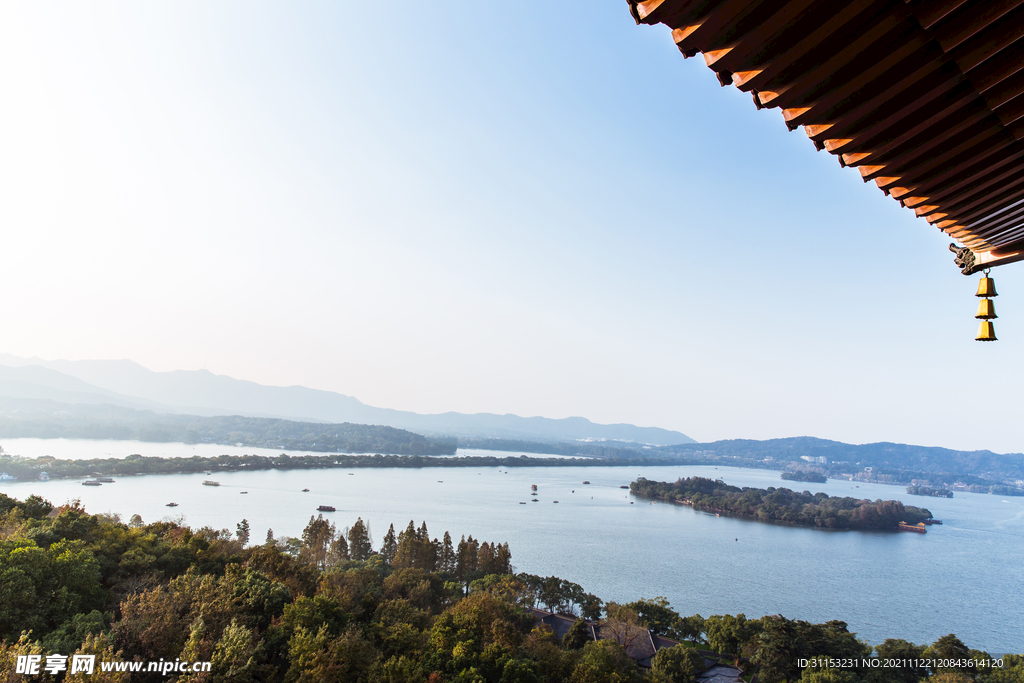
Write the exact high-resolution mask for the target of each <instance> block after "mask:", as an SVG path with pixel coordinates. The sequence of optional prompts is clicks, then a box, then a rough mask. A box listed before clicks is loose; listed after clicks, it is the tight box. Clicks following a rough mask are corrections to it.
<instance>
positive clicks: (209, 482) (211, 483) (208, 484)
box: [203, 479, 220, 486]
mask: <svg viewBox="0 0 1024 683" xmlns="http://www.w3.org/2000/svg"><path fill="white" fill-rule="evenodd" d="M203 486H220V482H219V481H211V480H209V479H207V480H206V481H204V482H203Z"/></svg>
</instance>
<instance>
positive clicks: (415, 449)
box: [0, 397, 456, 455]
mask: <svg viewBox="0 0 1024 683" xmlns="http://www.w3.org/2000/svg"><path fill="white" fill-rule="evenodd" d="M21 437H32V438H40V439H57V438H62V439H117V440H137V441H148V442H181V443H190V444H194V443H219V444H242V445H243V446H251V447H258V448H274V449H281V450H293V451H294V450H300V451H313V452H320V453H346V452H347V453H396V454H399V455H453V454H454V453H455V448H456V446H455V442H454V441H452V440H450V439H427V438H426V437H424V436H422V435H420V434H415V433H413V432H410V431H407V430H405V429H396V428H394V427H385V426H382V425H363V424H353V423H351V422H342V423H326V422H301V421H296V420H284V419H278V418H269V417H245V416H241V415H220V416H212V417H204V416H200V415H178V414H166V413H155V412H152V411H149V410H133V409H130V408H122V407H119V406H112V405H70V404H63V403H57V402H54V401H44V400H34V401H33V400H20V399H10V398H3V397H0V438H21Z"/></svg>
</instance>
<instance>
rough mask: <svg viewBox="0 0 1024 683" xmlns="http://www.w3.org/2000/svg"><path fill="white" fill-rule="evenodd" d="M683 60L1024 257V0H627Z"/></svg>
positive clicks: (975, 237)
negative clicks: (664, 29) (699, 58)
mask: <svg viewBox="0 0 1024 683" xmlns="http://www.w3.org/2000/svg"><path fill="white" fill-rule="evenodd" d="M628 2H629V5H630V10H631V11H632V14H633V18H634V19H636V21H637V23H644V24H659V23H660V24H665V25H666V26H668V27H669V28H671V29H672V37H673V39H674V40H675V42H676V45H677V46H678V47H679V50H680V51H681V52H682V53H683V56H685V57H693V56H695V55H697V54H698V53H701V54H703V57H704V61H705V63H706V64H707V65H708V66H709V67H710V68H711V69H712V70H713V71H714V72H715V74H716V75H717V77H718V80H719V82H720V83H721V84H722V85H723V86H724V85H729V84H732V85H735V86H736V87H737V88H739V89H740V90H744V91H746V92H750V93H751V94H752V95H753V98H754V104H755V105H756V106H757V107H758V108H759V109H760V108H764V107H769V108H779V109H781V110H782V115H783V118H784V120H785V122H786V125H787V126H788V127H789V129H790V130H794V129H796V128H797V127H800V126H803V129H804V131H805V132H806V133H807V136H808V137H809V138H810V139H811V140H812V141H813V142H814V145H815V146H816V147H817V148H818V149H819V150H827V151H828V152H830V153H832V154H834V155H836V157H838V159H839V163H840V164H842V165H843V166H852V167H854V168H856V169H857V170H858V171H859V172H860V174H861V176H862V177H863V178H864V181H865V182H868V181H874V183H875V184H876V185H877V186H878V187H879V188H881V189H882V190H883V191H884V192H885V193H886V194H887V195H889V196H891V197H893V198H895V199H896V200H898V201H899V202H900V204H902V205H903V206H905V207H907V208H909V209H912V210H913V211H914V213H915V214H916V215H917V216H920V217H923V218H925V219H926V220H927V221H928V222H929V223H931V224H932V225H935V226H936V227H937V228H939V229H940V230H942V231H943V232H945V233H947V234H948V235H950V236H951V237H952V238H954V239H955V240H956V241H957V242H959V243H960V245H962V246H960V247H957V246H956V245H951V249H953V250H954V251H956V252H957V258H956V262H957V265H958V266H960V267H961V269H962V270H963V272H964V274H970V273H973V272H977V271H979V270H982V269H984V268H988V267H992V266H998V265H1002V264H1005V263H1011V262H1014V261H1020V260H1024V142H1022V140H1024V0H1002V1H1000V0H989V1H985V0H966V1H965V0H853V1H852V2H846V3H843V2H835V0H628Z"/></svg>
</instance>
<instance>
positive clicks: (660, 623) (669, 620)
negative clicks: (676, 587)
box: [626, 596, 685, 640]
mask: <svg viewBox="0 0 1024 683" xmlns="http://www.w3.org/2000/svg"><path fill="white" fill-rule="evenodd" d="M626 607H628V608H630V609H631V610H633V611H634V612H636V614H637V616H638V617H639V618H640V623H641V624H643V625H644V626H646V627H647V628H649V629H650V630H651V631H653V632H654V633H656V634H657V635H659V636H666V637H668V638H675V639H678V640H682V639H683V638H684V637H685V636H684V635H683V633H682V631H683V620H682V618H681V617H680V616H679V613H678V612H676V611H675V610H674V609H672V608H671V607H669V602H668V598H665V597H662V596H658V597H656V598H653V599H641V600H637V601H636V602H631V603H629V604H628V605H626Z"/></svg>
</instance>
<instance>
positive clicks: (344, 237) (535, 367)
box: [0, 0, 1024, 452]
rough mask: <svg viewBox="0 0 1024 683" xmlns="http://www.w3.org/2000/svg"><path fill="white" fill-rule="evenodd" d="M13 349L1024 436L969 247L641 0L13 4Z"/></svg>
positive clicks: (7, 90) (771, 431) (501, 396)
mask: <svg viewBox="0 0 1024 683" xmlns="http://www.w3.org/2000/svg"><path fill="white" fill-rule="evenodd" d="M0 88H2V91H3V105H2V106H0V225H2V226H3V229H2V230H0V257H2V258H0V276H2V280H0V283H2V284H0V287H2V292H3V294H2V296H0V325H2V328H0V329H2V336H0V351H3V352H6V353H11V354H14V355H18V356H26V357H28V356H38V357H41V358H46V359H57V358H67V359H86V358H105V359H119V358H129V359H132V360H134V361H136V362H138V363H141V364H142V365H144V366H146V367H148V368H151V369H153V370H159V371H166V370H176V369H185V370H194V369H198V368H206V369H208V370H210V371H211V372H215V373H217V374H226V375H230V376H233V377H237V378H240V379H249V380H253V381H256V382H260V383H264V384H274V385H292V384H301V385H304V386H309V387H314V388H318V389H326V390H332V391H337V392H341V393H344V394H348V395H351V396H355V397H357V398H359V399H360V400H362V401H364V402H365V403H368V404H371V405H376V406H381V407H388V408H397V409H402V410H413V411H417V412H444V411H449V410H454V411H459V412H465V413H475V412H493V413H515V414H519V415H524V416H531V415H543V416H546V417H554V418H558V417H567V416H575V415H579V416H583V417H587V418H589V419H591V420H594V421H596V422H602V423H612V422H628V423H633V424H638V425H644V426H659V427H664V428H669V429H676V430H679V431H682V432H684V433H686V434H688V435H689V436H691V437H693V438H695V439H697V440H699V441H713V440H718V439H730V438H755V439H764V438H775V437H786V436H798V435H811V436H818V437H822V438H829V439H836V440H840V441H846V442H850V443H870V442H877V441H896V442H903V443H915V444H922V445H935V446H946V447H950V448H960V449H983V448H987V449H992V450H995V451H998V452H1021V451H1024V432H1022V430H1020V429H1019V427H1018V423H1019V413H1020V408H1021V401H1020V399H1019V386H1020V384H1021V383H1020V380H1021V377H1022V371H1024V360H1022V354H1020V353H1019V349H1020V347H1021V342H1022V340H1024V266H1020V265H1017V266H1014V265H1011V266H1007V267H1004V268H997V269H996V270H994V271H993V277H994V278H995V280H996V283H997V287H998V290H999V292H1000V294H1001V296H1000V297H999V298H998V299H996V305H997V310H998V312H999V314H1000V318H999V319H998V320H996V321H995V326H996V332H997V334H998V336H999V338H1000V341H999V342H996V343H991V344H982V343H979V342H975V341H974V335H975V333H976V330H977V321H976V320H974V318H973V315H974V312H975V309H976V306H977V300H976V299H975V297H974V296H973V295H974V291H975V288H976V286H977V277H976V276H975V277H964V276H962V275H961V274H960V273H959V271H958V270H957V269H956V268H955V266H954V265H953V263H952V254H950V253H949V251H948V250H947V245H948V244H949V242H950V240H949V238H947V237H946V236H945V235H943V234H941V233H940V232H939V231H938V230H936V229H934V228H932V227H931V226H929V225H928V224H927V223H926V222H924V221H923V220H920V219H917V218H915V217H914V215H913V213H912V212H911V211H908V210H905V209H902V208H900V206H899V205H898V203H896V202H895V201H893V200H891V199H889V198H887V197H885V196H884V195H883V194H882V192H881V191H879V190H878V189H877V188H876V187H875V186H874V185H873V184H870V185H868V184H864V183H863V182H862V181H861V179H860V176H859V174H858V173H857V172H856V171H855V170H853V169H843V168H840V166H839V163H838V162H837V161H836V159H835V158H834V157H832V156H831V155H829V154H827V153H825V152H817V151H815V149H814V146H813V145H812V144H811V142H810V141H809V140H808V139H807V138H806V136H805V135H804V134H803V132H802V131H797V132H792V133H791V132H788V131H787V130H786V127H785V125H784V124H783V121H782V115H781V113H779V112H778V111H777V110H763V111H757V110H756V109H755V108H754V106H753V104H752V102H751V99H750V97H749V95H747V94H744V93H742V92H739V91H738V90H736V89H735V88H732V87H729V88H722V87H720V86H719V85H718V82H717V80H716V78H715V76H714V74H713V73H712V72H711V71H710V70H709V69H707V68H706V67H705V66H704V64H703V60H702V59H700V58H699V57H698V58H696V59H689V60H684V59H683V58H682V55H680V54H679V52H678V51H677V50H676V49H675V46H674V44H673V42H672V40H671V37H670V34H669V31H668V30H667V29H666V28H665V27H663V26H659V27H648V26H636V25H635V24H634V22H633V20H632V18H631V17H630V14H629V11H628V8H627V6H626V3H624V2H622V1H621V0H615V1H608V2H604V1H601V2H597V1H595V0H587V1H585V2H584V1H583V0H572V1H568V2H563V3H550V2H543V3H542V2H538V1H536V0H520V1H518V2H507V3H473V4H472V5H466V4H464V3H462V4H460V3H424V2H419V1H412V0H395V1H394V2H389V3H386V4H385V5H367V4H365V3H338V2H317V1H313V0H310V1H306V2H302V3H270V2H259V1H253V0H246V1H245V2H241V1H234V2H232V1H230V0H223V1H221V2H217V3H209V2H199V1H194V0H175V1H174V2H166V1H165V2H161V1H153V2H147V3H135V2H102V1H100V2H91V3H72V2H50V3H30V2H9V3H3V4H2V5H0Z"/></svg>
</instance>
